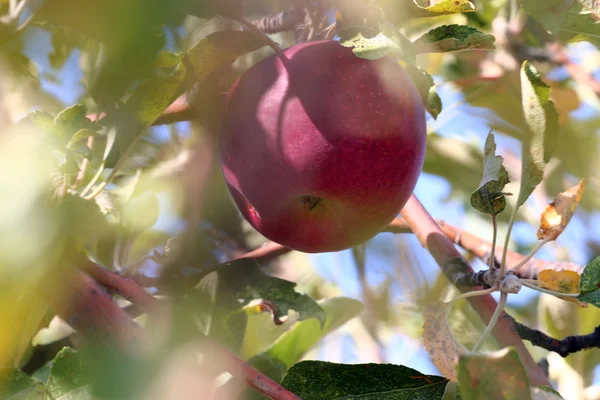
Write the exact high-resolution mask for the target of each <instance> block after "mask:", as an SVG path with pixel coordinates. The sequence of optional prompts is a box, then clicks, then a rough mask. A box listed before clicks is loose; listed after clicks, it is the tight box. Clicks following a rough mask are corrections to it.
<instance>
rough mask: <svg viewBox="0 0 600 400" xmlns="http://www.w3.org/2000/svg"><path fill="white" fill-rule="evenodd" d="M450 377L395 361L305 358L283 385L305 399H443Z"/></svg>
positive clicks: (287, 376)
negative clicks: (425, 372) (435, 374)
mask: <svg viewBox="0 0 600 400" xmlns="http://www.w3.org/2000/svg"><path fill="white" fill-rule="evenodd" d="M447 383H448V380H447V379H445V378H443V377H441V376H434V375H424V374H422V373H420V372H419V371H416V370H414V369H412V368H408V367H404V366H401V365H392V364H354V365H348V364H334V363H329V362H323V361H302V362H300V363H298V364H295V365H294V366H293V367H292V368H291V369H290V370H289V371H288V373H287V375H286V376H285V378H284V379H283V383H282V386H284V387H285V388H286V389H289V390H291V391H292V392H294V393H295V394H297V395H298V396H300V397H301V398H303V399H310V400H336V399H340V400H342V399H357V400H358V399H364V400H371V399H373V400H375V399H381V400H394V399H441V398H442V396H443V395H444V390H445V388H446V384H447Z"/></svg>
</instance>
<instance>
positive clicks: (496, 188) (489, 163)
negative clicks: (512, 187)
mask: <svg viewBox="0 0 600 400" xmlns="http://www.w3.org/2000/svg"><path fill="white" fill-rule="evenodd" d="M503 160H504V159H503V158H502V157H501V156H497V155H496V141H495V140H494V135H493V134H492V133H491V132H490V133H489V134H488V136H487V139H486V141H485V147H484V152H483V179H482V180H481V183H480V184H479V188H478V189H477V190H476V191H474V192H473V194H472V195H471V206H473V208H475V209H476V210H477V211H479V212H482V213H484V214H494V215H496V214H499V213H501V212H502V211H504V209H505V208H506V198H505V197H504V195H505V193H504V192H503V190H504V186H505V185H506V184H507V183H509V182H510V181H509V180H508V172H507V171H506V168H504V165H502V161H503Z"/></svg>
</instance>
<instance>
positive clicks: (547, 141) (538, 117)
mask: <svg viewBox="0 0 600 400" xmlns="http://www.w3.org/2000/svg"><path fill="white" fill-rule="evenodd" d="M521 94H522V106H523V114H524V117H525V125H526V126H525V128H526V130H527V132H528V133H529V137H528V139H527V140H524V141H523V164H522V165H523V166H522V172H521V187H520V189H519V198H518V200H517V205H518V206H520V205H522V204H524V203H525V201H526V200H527V199H528V198H529V196H530V195H531V193H533V191H534V190H535V188H536V187H537V185H539V184H540V182H541V181H542V179H543V177H544V167H545V166H546V163H547V162H548V161H550V158H551V157H552V154H553V152H554V147H555V144H556V139H557V135H558V114H557V112H556V108H555V107H554V103H552V100H550V86H548V85H547V84H546V83H544V81H542V79H541V78H540V74H539V72H538V71H537V70H536V69H535V67H534V66H533V65H531V63H529V62H528V61H525V62H524V63H523V65H522V66H521Z"/></svg>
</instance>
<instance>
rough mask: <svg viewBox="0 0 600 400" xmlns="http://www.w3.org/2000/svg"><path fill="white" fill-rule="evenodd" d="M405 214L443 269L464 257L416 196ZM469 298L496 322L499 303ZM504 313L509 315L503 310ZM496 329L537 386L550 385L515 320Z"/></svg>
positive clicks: (498, 337) (481, 313)
mask: <svg viewBox="0 0 600 400" xmlns="http://www.w3.org/2000/svg"><path fill="white" fill-rule="evenodd" d="M401 214H402V216H403V217H404V219H405V220H406V222H407V223H408V225H409V226H410V227H411V229H412V230H413V232H414V233H415V235H416V236H417V238H418V239H419V242H421V245H422V246H423V247H425V248H426V249H428V250H429V253H430V254H431V255H432V256H433V258H434V259H435V260H436V262H437V263H438V265H439V266H440V267H441V268H442V269H443V268H444V266H445V265H446V263H447V261H448V260H450V259H453V258H458V257H461V255H460V253H459V252H458V250H457V249H456V248H455V247H454V244H453V243H452V242H451V241H450V239H448V237H446V235H445V234H444V233H443V231H442V230H441V228H440V226H439V225H438V224H437V223H436V222H435V220H434V219H433V217H432V216H431V215H430V214H429V213H428V212H427V210H426V209H425V208H424V207H423V205H422V204H421V202H419V200H418V199H417V198H416V197H415V196H414V195H413V196H411V198H410V199H409V200H408V202H407V203H406V205H405V206H404V208H403V210H402V211H401ZM467 267H468V270H467V271H466V272H467V273H471V272H473V271H472V269H471V268H470V266H468V265H467ZM459 289H460V290H461V291H462V292H466V291H468V290H467V289H465V288H459ZM467 300H468V301H469V304H470V305H471V306H472V307H473V309H474V310H475V311H476V312H477V314H478V315H479V316H480V317H481V319H482V320H483V321H484V322H485V323H489V322H492V320H493V318H494V314H496V313H498V309H497V306H498V303H497V302H496V300H494V298H493V297H492V296H491V295H489V294H487V295H483V296H478V297H470V298H468V299H467ZM500 315H506V314H505V313H500ZM492 332H493V333H494V337H495V338H496V340H497V342H498V344H499V345H500V346H502V347H508V346H513V347H514V348H515V350H516V351H517V352H518V353H519V356H520V357H521V361H522V362H523V364H524V365H525V368H526V370H527V371H528V374H529V377H530V380H531V383H532V384H533V385H535V386H539V385H549V384H550V382H549V381H548V378H547V377H545V376H544V374H543V372H542V371H541V370H540V368H539V366H538V365H537V363H536V362H535V360H534V359H533V358H532V357H531V354H530V353H529V351H528V350H527V348H526V347H525V344H524V343H523V341H522V340H521V338H520V337H519V336H518V335H517V334H516V331H515V327H514V325H513V324H512V321H510V320H508V319H506V318H499V320H498V322H497V323H495V324H494V326H493V329H492Z"/></svg>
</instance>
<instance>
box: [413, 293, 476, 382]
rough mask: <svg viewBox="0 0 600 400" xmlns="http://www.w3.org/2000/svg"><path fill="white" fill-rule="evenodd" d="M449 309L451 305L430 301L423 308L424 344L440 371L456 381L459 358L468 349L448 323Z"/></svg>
mask: <svg viewBox="0 0 600 400" xmlns="http://www.w3.org/2000/svg"><path fill="white" fill-rule="evenodd" d="M449 310H450V305H448V304H443V303H429V304H427V305H426V306H425V307H424V308H423V319H424V321H425V323H424V325H423V345H424V346H425V350H427V353H429V357H431V360H432V361H433V363H434V364H435V366H436V367H437V368H438V369H439V370H440V372H441V373H442V374H444V376H445V377H446V378H448V379H450V380H452V381H456V380H457V376H456V366H457V365H458V360H459V358H460V356H461V355H463V354H467V353H468V350H467V348H466V347H465V346H463V345H462V344H460V343H459V342H458V341H457V340H456V338H455V337H454V335H453V334H452V330H451V329H450V325H449V324H448V312H449Z"/></svg>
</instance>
